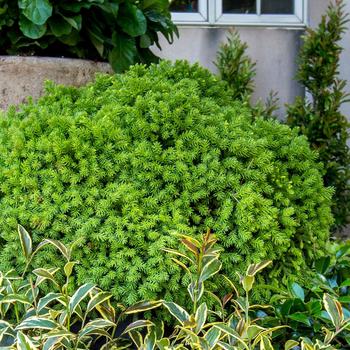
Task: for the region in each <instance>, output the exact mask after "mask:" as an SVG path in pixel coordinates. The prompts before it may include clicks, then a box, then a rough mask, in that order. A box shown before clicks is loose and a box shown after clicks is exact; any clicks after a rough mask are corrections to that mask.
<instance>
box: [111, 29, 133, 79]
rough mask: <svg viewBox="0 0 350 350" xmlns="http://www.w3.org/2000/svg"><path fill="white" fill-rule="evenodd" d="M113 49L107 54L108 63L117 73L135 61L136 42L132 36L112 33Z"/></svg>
mask: <svg viewBox="0 0 350 350" xmlns="http://www.w3.org/2000/svg"><path fill="white" fill-rule="evenodd" d="M112 41H113V45H114V47H113V49H112V50H111V51H110V53H109V55H108V60H109V63H110V64H111V66H112V68H113V69H114V71H115V72H117V73H122V72H124V71H125V70H127V69H128V68H129V67H130V66H131V65H132V64H134V63H135V57H136V55H137V49H136V43H135V40H134V39H132V38H126V37H125V36H122V35H119V34H117V33H113V36H112Z"/></svg>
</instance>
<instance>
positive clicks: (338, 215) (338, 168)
mask: <svg viewBox="0 0 350 350" xmlns="http://www.w3.org/2000/svg"><path fill="white" fill-rule="evenodd" d="M346 22H347V15H346V14H345V13H344V2H343V1H339V0H336V1H335V2H332V3H331V4H330V5H329V7H328V11H327V15H325V16H323V17H322V21H321V23H320V24H319V26H318V27H317V28H316V29H311V28H309V29H307V32H306V35H305V36H304V44H303V46H302V49H301V51H300V55H299V71H298V75H297V79H298V80H299V82H300V83H301V84H302V85H304V86H305V88H306V90H307V92H308V93H309V94H310V95H311V100H310V99H309V98H306V99H303V98H298V99H297V100H296V102H295V104H294V105H290V106H289V108H288V124H289V125H291V126H298V127H300V132H301V133H302V134H303V135H306V136H307V138H308V140H309V142H310V143H311V146H312V148H314V149H316V150H317V151H318V153H319V154H320V160H321V161H322V162H323V163H324V164H325V174H324V181H325V184H326V185H327V186H333V187H334V189H335V194H334V199H333V207H332V211H333V214H334V217H335V228H341V227H343V226H344V225H346V224H347V223H348V222H349V219H350V216H349V210H350V190H349V183H350V169H349V164H350V152H349V147H348V145H347V139H348V127H349V123H348V121H347V118H346V117H345V116H344V115H343V114H342V113H341V111H340V106H341V104H342V103H344V102H346V101H347V100H348V97H349V96H348V95H347V94H346V93H345V91H344V89H345V85H346V82H345V81H344V80H341V79H340V78H339V76H338V75H339V58H340V54H341V52H342V47H341V46H340V44H339V42H340V40H341V38H342V36H343V34H344V32H345V30H346V25H345V24H346Z"/></svg>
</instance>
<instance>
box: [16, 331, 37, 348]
mask: <svg viewBox="0 0 350 350" xmlns="http://www.w3.org/2000/svg"><path fill="white" fill-rule="evenodd" d="M17 349H18V350H38V349H37V348H36V347H35V346H34V344H33V343H32V341H31V340H30V339H29V337H27V336H26V335H25V334H23V333H22V332H20V331H19V332H18V333H17Z"/></svg>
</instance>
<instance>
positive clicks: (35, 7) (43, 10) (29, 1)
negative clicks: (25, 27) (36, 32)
mask: <svg viewBox="0 0 350 350" xmlns="http://www.w3.org/2000/svg"><path fill="white" fill-rule="evenodd" d="M18 5H19V8H20V9H21V10H22V13H23V14H24V16H26V17H27V18H28V19H29V20H30V21H31V22H33V24H36V25H43V24H44V23H45V22H46V21H47V19H48V18H49V17H50V16H51V15H52V5H51V4H50V2H49V1H48V0H19V1H18Z"/></svg>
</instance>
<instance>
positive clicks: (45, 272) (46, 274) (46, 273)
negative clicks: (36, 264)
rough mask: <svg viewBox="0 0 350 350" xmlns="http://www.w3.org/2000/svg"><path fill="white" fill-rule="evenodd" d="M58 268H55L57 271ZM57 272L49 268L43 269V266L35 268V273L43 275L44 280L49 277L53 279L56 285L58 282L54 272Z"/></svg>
mask: <svg viewBox="0 0 350 350" xmlns="http://www.w3.org/2000/svg"><path fill="white" fill-rule="evenodd" d="M57 271H58V269H56V270H55V272H57ZM55 272H50V271H49V270H47V269H42V268H39V269H35V270H33V273H34V274H35V275H37V276H38V277H41V278H43V279H44V280H45V279H47V280H50V281H52V282H53V283H54V284H55V285H56V286H58V283H57V281H56V279H55V277H54V273H55Z"/></svg>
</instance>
